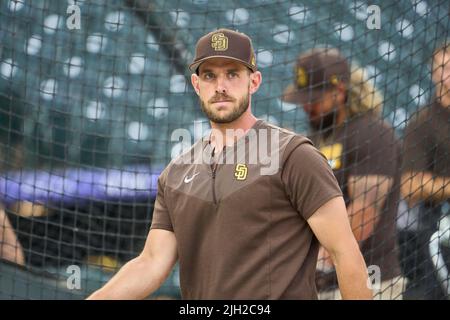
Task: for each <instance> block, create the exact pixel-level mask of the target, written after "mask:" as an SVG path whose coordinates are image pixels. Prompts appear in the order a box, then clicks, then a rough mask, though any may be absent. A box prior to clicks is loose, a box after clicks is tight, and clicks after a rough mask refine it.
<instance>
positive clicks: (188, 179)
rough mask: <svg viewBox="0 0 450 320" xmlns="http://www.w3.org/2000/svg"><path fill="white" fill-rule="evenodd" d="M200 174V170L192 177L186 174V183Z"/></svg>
mask: <svg viewBox="0 0 450 320" xmlns="http://www.w3.org/2000/svg"><path fill="white" fill-rule="evenodd" d="M198 174H200V172H197V173H194V174H193V175H192V176H191V177H188V176H186V177H185V178H184V183H189V182H191V181H192V180H193V179H194V178H195V177H196V176H197V175H198Z"/></svg>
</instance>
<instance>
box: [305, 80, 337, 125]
mask: <svg viewBox="0 0 450 320" xmlns="http://www.w3.org/2000/svg"><path fill="white" fill-rule="evenodd" d="M336 97H337V95H336V90H335V89H332V90H327V91H324V93H323V95H322V98H321V99H320V100H316V101H312V102H309V103H305V104H303V110H304V111H305V112H306V114H307V115H308V117H309V124H310V126H311V127H312V129H314V130H315V131H319V130H325V129H328V128H330V127H331V126H332V125H333V124H334V122H335V121H336V116H337V110H338V108H337V100H336Z"/></svg>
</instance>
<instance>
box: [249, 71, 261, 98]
mask: <svg viewBox="0 0 450 320" xmlns="http://www.w3.org/2000/svg"><path fill="white" fill-rule="evenodd" d="M261 82H262V74H261V72H259V71H255V72H252V73H250V94H254V93H255V92H256V91H258V89H259V86H260V85H261Z"/></svg>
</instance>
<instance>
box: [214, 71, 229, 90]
mask: <svg viewBox="0 0 450 320" xmlns="http://www.w3.org/2000/svg"><path fill="white" fill-rule="evenodd" d="M226 80H227V79H226V77H225V76H223V75H219V76H218V77H217V82H216V92H217V93H226V91H227V86H226Z"/></svg>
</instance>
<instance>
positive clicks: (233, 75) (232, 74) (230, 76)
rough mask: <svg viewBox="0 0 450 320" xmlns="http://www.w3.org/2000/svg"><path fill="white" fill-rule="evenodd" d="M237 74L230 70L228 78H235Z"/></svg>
mask: <svg viewBox="0 0 450 320" xmlns="http://www.w3.org/2000/svg"><path fill="white" fill-rule="evenodd" d="M237 76H238V74H237V73H236V72H230V73H228V78H230V79H232V78H236V77H237Z"/></svg>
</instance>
